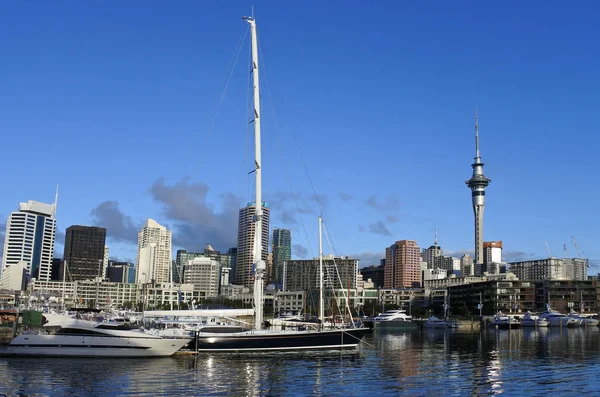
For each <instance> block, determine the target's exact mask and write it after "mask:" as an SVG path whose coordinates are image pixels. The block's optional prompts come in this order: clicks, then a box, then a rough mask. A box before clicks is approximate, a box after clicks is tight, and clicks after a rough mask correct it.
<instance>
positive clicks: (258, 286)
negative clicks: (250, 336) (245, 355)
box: [244, 15, 267, 329]
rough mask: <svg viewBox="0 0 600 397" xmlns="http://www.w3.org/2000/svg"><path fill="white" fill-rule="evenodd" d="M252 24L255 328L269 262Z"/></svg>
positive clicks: (248, 19) (253, 23) (260, 313)
mask: <svg viewBox="0 0 600 397" xmlns="http://www.w3.org/2000/svg"><path fill="white" fill-rule="evenodd" d="M244 20H245V21H246V22H248V23H249V24H250V36H251V37H252V79H253V87H252V92H253V94H254V95H253V101H252V103H253V105H254V184H255V188H256V196H255V199H254V219H253V221H254V247H253V252H252V254H253V255H252V256H253V263H254V271H255V273H254V312H255V319H254V321H255V324H254V328H255V329H262V323H263V287H264V285H263V277H264V274H265V269H266V267H267V264H266V263H265V261H263V260H262V217H263V213H262V169H261V156H260V89H259V84H258V40H257V37H256V21H255V20H254V15H253V16H251V17H244Z"/></svg>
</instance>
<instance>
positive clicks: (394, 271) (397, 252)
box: [383, 240, 422, 288]
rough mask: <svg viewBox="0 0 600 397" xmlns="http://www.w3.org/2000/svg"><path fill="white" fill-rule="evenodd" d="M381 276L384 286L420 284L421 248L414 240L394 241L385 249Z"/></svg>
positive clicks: (413, 285) (399, 286)
mask: <svg viewBox="0 0 600 397" xmlns="http://www.w3.org/2000/svg"><path fill="white" fill-rule="evenodd" d="M383 277H384V280H383V284H384V285H383V287H384V288H411V287H419V286H421V284H422V280H421V249H420V248H419V246H418V245H417V242H416V241H414V240H400V241H396V242H395V243H394V244H392V245H391V246H390V247H387V248H386V249H385V267H384V275H383Z"/></svg>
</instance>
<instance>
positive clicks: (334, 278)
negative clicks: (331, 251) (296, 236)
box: [283, 255, 358, 291]
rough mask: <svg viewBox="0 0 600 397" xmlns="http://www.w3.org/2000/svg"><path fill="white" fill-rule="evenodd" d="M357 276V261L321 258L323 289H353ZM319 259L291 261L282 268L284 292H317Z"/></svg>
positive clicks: (330, 256)
mask: <svg viewBox="0 0 600 397" xmlns="http://www.w3.org/2000/svg"><path fill="white" fill-rule="evenodd" d="M357 275H358V259H353V258H350V257H347V256H344V257H342V256H339V257H334V256H333V255H327V256H324V257H323V288H324V290H325V291H326V290H331V289H344V288H349V289H355V288H356V281H357ZM318 289H319V258H314V259H292V260H289V261H286V262H285V263H284V266H283V290H284V291H311V290H313V291H318Z"/></svg>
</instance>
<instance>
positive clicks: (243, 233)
mask: <svg viewBox="0 0 600 397" xmlns="http://www.w3.org/2000/svg"><path fill="white" fill-rule="evenodd" d="M255 212H256V207H255V203H254V202H252V203H249V204H248V205H247V206H246V207H244V208H241V209H240V216H239V223H238V246H237V263H236V272H235V273H236V274H235V279H236V284H237V285H243V286H245V287H253V285H254V274H253V268H252V267H253V264H254V258H253V255H252V253H253V252H254V251H253V250H254V230H255V228H256V226H255V225H256V224H255V223H254V219H253V218H254V213H255ZM262 212H263V217H262V231H261V233H259V235H260V236H261V237H262V240H261V259H262V260H263V261H265V262H266V261H267V256H268V255H269V213H270V210H269V204H268V203H266V202H264V201H263V202H262Z"/></svg>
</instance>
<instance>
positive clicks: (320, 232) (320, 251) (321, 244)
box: [319, 217, 325, 328]
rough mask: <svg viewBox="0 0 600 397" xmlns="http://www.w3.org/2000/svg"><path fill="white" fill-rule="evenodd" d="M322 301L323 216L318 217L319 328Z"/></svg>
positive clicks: (323, 310)
mask: <svg viewBox="0 0 600 397" xmlns="http://www.w3.org/2000/svg"><path fill="white" fill-rule="evenodd" d="M324 312H325V307H324V303H323V218H321V217H319V321H320V322H321V328H322V327H323V320H324V319H325V316H324V314H325V313H324Z"/></svg>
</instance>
